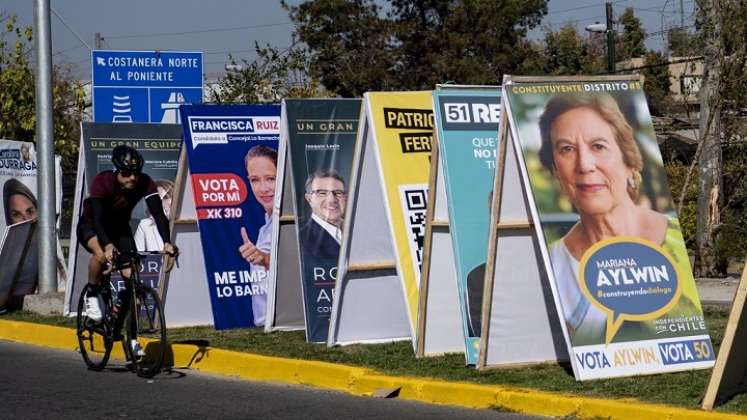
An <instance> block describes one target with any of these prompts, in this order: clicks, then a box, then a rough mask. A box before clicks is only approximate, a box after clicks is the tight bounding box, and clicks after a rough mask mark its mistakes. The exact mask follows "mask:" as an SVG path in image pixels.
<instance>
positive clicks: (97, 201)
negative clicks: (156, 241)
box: [76, 145, 177, 356]
mask: <svg viewBox="0 0 747 420" xmlns="http://www.w3.org/2000/svg"><path fill="white" fill-rule="evenodd" d="M112 164H113V165H114V170H113V171H111V170H108V171H103V172H101V173H99V174H98V175H96V177H94V178H93V182H92V183H91V188H90V191H89V195H88V198H86V199H85V201H84V202H83V213H82V214H81V217H80V219H79V220H78V226H77V230H76V232H77V235H78V241H79V242H80V244H81V245H83V247H84V248H85V249H86V250H87V251H88V252H90V253H91V254H92V255H91V259H90V261H89V263H88V282H89V283H90V284H91V285H94V286H98V285H99V284H100V283H101V280H102V278H103V276H104V275H107V274H109V273H110V272H111V270H112V268H111V267H112V264H113V261H112V256H113V254H114V251H115V250H116V251H118V252H134V251H136V250H137V249H136V247H135V240H134V238H133V235H132V230H131V228H130V217H131V215H132V210H133V209H134V208H135V205H136V204H137V203H138V202H139V201H140V200H141V199H143V198H144V199H145V203H146V204H147V206H148V210H149V211H150V214H151V215H153V219H154V220H155V224H156V226H157V228H158V233H159V235H160V236H161V239H162V240H163V242H164V245H163V252H164V253H165V254H166V261H165V263H164V269H165V270H166V271H170V270H171V267H172V266H173V263H174V257H176V254H177V250H176V247H174V246H173V245H172V244H171V243H170V240H171V239H170V238H171V235H170V234H169V224H168V221H167V220H166V216H165V214H164V211H163V205H162V203H161V197H160V196H159V195H158V190H157V188H156V184H155V182H153V180H152V179H151V178H150V177H149V176H148V175H147V174H144V173H142V169H143V157H142V155H140V153H139V152H138V151H137V150H135V149H133V148H132V147H130V146H126V145H119V146H117V147H115V148H114V150H112ZM120 273H121V274H122V276H123V277H125V278H127V277H129V276H130V274H131V273H130V268H123V269H122V270H121V271H120ZM128 287H129V286H128ZM91 289H92V292H91V293H89V294H88V299H86V315H87V316H88V318H89V319H91V320H92V321H94V322H99V321H101V320H102V318H103V311H102V310H101V309H102V308H101V307H100V304H99V298H98V291H97V289H98V287H92V288H91ZM119 296H123V297H124V298H123V299H120V298H118V299H117V303H116V304H115V310H117V309H118V308H128V307H129V306H128V305H129V302H128V301H126V300H127V299H129V296H130V293H129V291H125V293H122V294H119ZM125 313H126V311H124V310H123V311H120V313H119V315H118V316H117V319H116V322H115V331H114V334H115V338H116V339H118V340H121V339H122V338H121V331H120V330H121V328H122V324H123V323H124V314H125ZM131 346H132V347H133V353H134V354H136V355H138V356H142V355H143V350H142V349H141V348H140V346H139V345H138V344H137V341H135V340H133V342H132V343H131Z"/></svg>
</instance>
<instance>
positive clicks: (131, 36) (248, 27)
mask: <svg viewBox="0 0 747 420" xmlns="http://www.w3.org/2000/svg"><path fill="white" fill-rule="evenodd" d="M288 25H293V23H292V22H282V23H266V24H262V25H249V26H236V27H232V28H213V29H201V30H196V31H184V32H160V33H151V34H137V35H115V36H107V38H108V39H132V38H150V37H156V36H179V35H192V34H204V33H208V32H230V31H241V30H245V29H259V28H269V27H273V26H288Z"/></svg>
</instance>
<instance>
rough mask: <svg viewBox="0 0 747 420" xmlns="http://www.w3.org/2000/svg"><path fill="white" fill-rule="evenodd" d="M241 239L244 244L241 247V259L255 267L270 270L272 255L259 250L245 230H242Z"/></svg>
mask: <svg viewBox="0 0 747 420" xmlns="http://www.w3.org/2000/svg"><path fill="white" fill-rule="evenodd" d="M241 239H242V240H243V241H244V243H243V244H242V245H241V246H240V247H239V254H241V258H243V259H245V260H246V261H247V262H248V263H250V264H254V265H261V266H263V267H264V268H265V269H268V270H269V269H270V254H268V253H266V252H262V251H261V250H260V249H259V248H257V247H256V246H254V244H253V243H252V241H250V240H249V235H247V233H246V229H245V228H243V227H242V228H241Z"/></svg>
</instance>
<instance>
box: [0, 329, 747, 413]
mask: <svg viewBox="0 0 747 420" xmlns="http://www.w3.org/2000/svg"><path fill="white" fill-rule="evenodd" d="M0 339H5V340H10V341H16V342H20V343H26V344H34V345H40V346H46V347H53V348H58V349H66V350H74V349H76V348H77V346H78V342H77V340H76V338H75V330H73V329H71V328H63V327H54V326H49V325H42V324H34V323H28V322H19V321H5V320H0ZM118 347H120V346H115V349H117V350H119V351H121V349H118ZM115 356H116V354H115ZM171 356H172V357H173V365H174V366H176V367H189V368H192V369H197V370H201V371H204V372H209V373H215V374H221V375H229V376H236V377H239V378H243V379H251V380H256V381H271V382H281V383H287V384H297V385H307V386H314V387H320V388H326V389H333V390H337V391H342V392H346V393H349V394H354V395H372V394H373V393H374V392H376V391H377V390H381V389H394V388H399V389H400V391H399V398H402V399H407V400H414V401H421V402H426V403H435V404H448V405H454V406H462V407H469V408H495V407H500V408H502V409H506V410H511V411H515V412H519V413H524V414H533V415H542V416H569V415H575V416H577V417H579V418H610V419H621V420H627V419H630V420H638V419H648V418H662V419H669V420H680V419H693V420H700V419H704V420H705V419H717V420H720V419H724V420H726V419H745V418H747V416H741V415H737V414H728V413H720V412H709V411H702V410H689V409H684V408H677V407H670V406H665V405H657V404H649V403H642V402H640V401H637V400H632V399H618V400H605V399H601V398H588V397H579V396H573V395H565V394H558V393H552V392H545V391H536V390H530V389H521V388H509V387H504V386H500V385H478V384H470V383H463V382H446V381H439V380H436V379H423V378H413V377H399V376H387V375H382V374H380V373H378V372H375V371H373V370H371V369H367V368H361V367H355V366H347V365H340V364H334V363H327V362H318V361H312V360H298V359H284V358H280V357H270V356H261V355H257V354H251V353H241V352H236V351H230V350H222V349H216V348H211V347H200V346H196V345H190V344H173V345H172V346H171Z"/></svg>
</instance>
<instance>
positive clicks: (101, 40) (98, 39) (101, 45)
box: [94, 32, 104, 50]
mask: <svg viewBox="0 0 747 420" xmlns="http://www.w3.org/2000/svg"><path fill="white" fill-rule="evenodd" d="M94 46H95V48H96V49H97V50H103V49H104V37H103V36H101V32H96V42H95V43H94Z"/></svg>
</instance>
